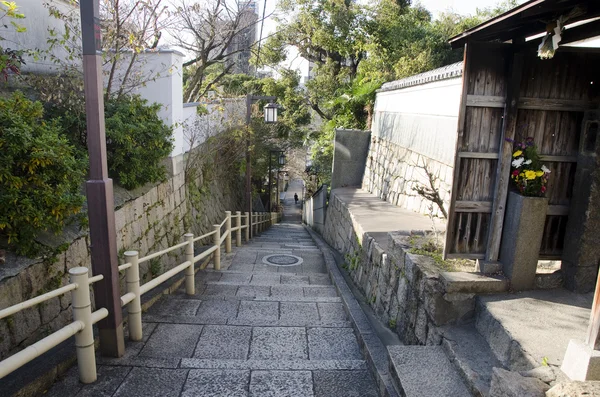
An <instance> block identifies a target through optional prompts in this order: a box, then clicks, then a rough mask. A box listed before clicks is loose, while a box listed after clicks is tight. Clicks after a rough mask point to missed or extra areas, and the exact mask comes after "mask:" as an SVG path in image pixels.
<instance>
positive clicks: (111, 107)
mask: <svg viewBox="0 0 600 397" xmlns="http://www.w3.org/2000/svg"><path fill="white" fill-rule="evenodd" d="M159 110H160V105H158V104H152V105H148V103H147V101H146V100H144V99H141V98H140V97H139V96H127V95H125V96H121V97H120V98H110V99H109V100H108V101H106V102H105V104H104V117H105V124H106V152H107V163H108V174H109V176H110V177H111V178H114V179H115V180H116V181H117V182H118V183H119V185H121V186H123V187H124V188H126V189H134V188H136V187H139V186H142V185H144V184H146V183H151V182H158V181H161V180H163V179H164V178H165V175H166V169H165V167H164V165H162V160H163V159H164V158H165V157H167V156H168V155H169V154H170V153H171V151H172V150H173V142H172V130H171V128H170V127H168V126H166V125H165V124H164V123H163V121H162V120H161V119H160V118H159V117H158V115H157V112H158V111H159ZM51 111H52V115H53V117H57V118H60V120H61V121H62V126H63V128H64V131H65V133H66V134H67V136H68V137H69V140H70V141H71V142H73V144H74V145H75V146H76V147H77V148H78V149H79V150H78V152H79V156H80V157H82V158H85V155H86V151H87V139H86V138H87V132H86V121H85V114H84V113H75V114H73V113H70V112H69V111H68V108H65V107H61V106H58V107H52V108H51Z"/></svg>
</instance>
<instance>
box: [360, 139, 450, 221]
mask: <svg viewBox="0 0 600 397" xmlns="http://www.w3.org/2000/svg"><path fill="white" fill-rule="evenodd" d="M452 150H453V149H452ZM425 170H427V171H428V172H429V173H431V174H433V176H434V180H435V183H434V186H435V188H436V189H437V190H438V191H439V192H440V197H441V198H442V200H444V203H446V209H448V206H449V204H450V189H451V187H452V176H453V167H451V166H449V165H447V164H445V163H442V162H440V161H436V160H434V159H431V158H429V157H426V156H424V155H422V154H419V153H417V152H414V151H412V150H410V149H407V148H405V147H403V146H400V145H398V144H396V143H393V142H391V141H390V140H387V139H384V138H381V137H378V136H373V137H372V138H371V147H370V148H369V154H368V157H367V164H366V167H365V175H364V178H363V184H362V188H363V189H364V190H366V191H368V192H370V193H373V194H375V195H377V196H378V197H380V198H381V199H382V200H385V201H388V202H390V203H391V204H394V205H397V206H399V207H402V208H406V209H408V210H411V211H415V212H419V213H423V214H429V213H430V209H429V207H430V206H431V201H429V200H426V199H425V198H423V197H422V196H419V195H418V194H417V192H416V191H415V190H414V189H413V188H414V187H416V186H419V185H422V186H426V187H430V182H429V179H428V176H427V173H426V172H425ZM433 210H434V215H435V216H438V217H442V213H441V211H440V210H439V208H437V206H434V207H433Z"/></svg>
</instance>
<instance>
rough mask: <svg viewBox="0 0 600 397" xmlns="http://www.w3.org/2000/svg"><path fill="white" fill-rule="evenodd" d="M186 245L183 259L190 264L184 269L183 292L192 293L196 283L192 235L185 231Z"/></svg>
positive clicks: (194, 290) (194, 291)
mask: <svg viewBox="0 0 600 397" xmlns="http://www.w3.org/2000/svg"><path fill="white" fill-rule="evenodd" d="M184 237H185V241H187V243H188V245H186V246H185V260H186V262H190V265H189V266H188V267H187V268H186V269H185V293H186V294H188V295H194V294H195V293H196V285H195V282H194V235H193V234H192V233H186V234H185V235H184Z"/></svg>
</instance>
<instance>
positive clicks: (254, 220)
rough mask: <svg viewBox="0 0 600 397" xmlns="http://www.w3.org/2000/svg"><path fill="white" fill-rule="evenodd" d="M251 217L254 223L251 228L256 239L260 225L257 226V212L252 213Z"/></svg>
mask: <svg viewBox="0 0 600 397" xmlns="http://www.w3.org/2000/svg"><path fill="white" fill-rule="evenodd" d="M250 217H251V219H252V222H251V223H250V227H252V237H256V235H257V234H258V225H257V224H256V212H251V213H250Z"/></svg>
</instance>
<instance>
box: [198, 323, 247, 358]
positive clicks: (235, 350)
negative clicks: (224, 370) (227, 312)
mask: <svg viewBox="0 0 600 397" xmlns="http://www.w3.org/2000/svg"><path fill="white" fill-rule="evenodd" d="M251 336H252V328H251V327H235V326H228V325H207V326H205V327H204V329H203V330H202V335H201V336H200V340H199V341H198V345H197V346H196V350H195V352H194V357H195V358H205V359H207V358H208V359H211V358H212V359H221V360H225V359H227V360H245V359H247V358H248V351H249V350H250V338H251Z"/></svg>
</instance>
